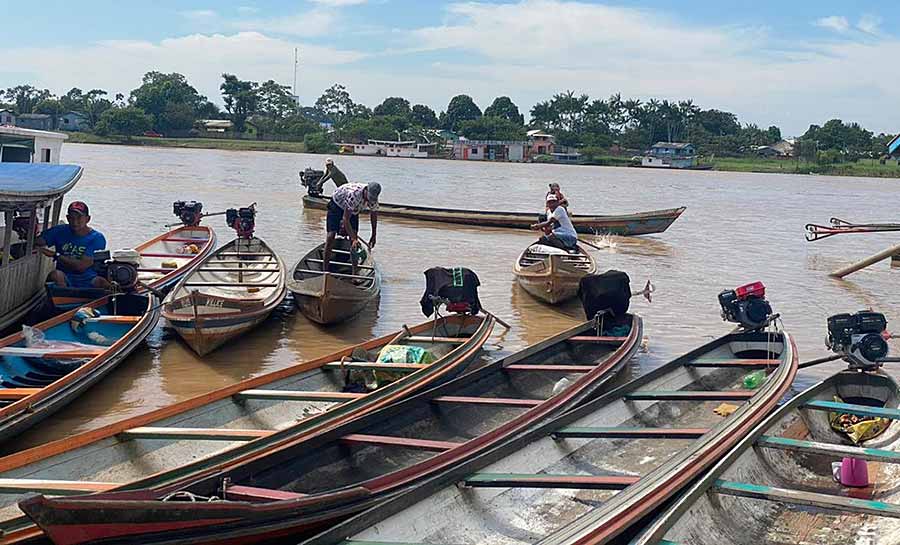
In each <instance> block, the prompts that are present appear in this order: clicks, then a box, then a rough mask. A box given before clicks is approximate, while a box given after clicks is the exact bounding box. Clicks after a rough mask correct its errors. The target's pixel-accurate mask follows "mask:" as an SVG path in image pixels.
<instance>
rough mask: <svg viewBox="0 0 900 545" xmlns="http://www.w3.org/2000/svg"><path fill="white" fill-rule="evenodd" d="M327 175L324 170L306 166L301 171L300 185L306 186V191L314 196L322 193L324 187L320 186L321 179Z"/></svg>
mask: <svg viewBox="0 0 900 545" xmlns="http://www.w3.org/2000/svg"><path fill="white" fill-rule="evenodd" d="M324 175H325V171H323V170H315V169H312V168H309V167H306V169H305V170H301V171H300V185H302V186H303V187H305V188H306V192H307V193H309V194H310V195H313V196H319V195H321V194H322V188H321V187H320V186H319V180H321V179H322V176H324Z"/></svg>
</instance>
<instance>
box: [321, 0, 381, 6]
mask: <svg viewBox="0 0 900 545" xmlns="http://www.w3.org/2000/svg"><path fill="white" fill-rule="evenodd" d="M311 1H312V2H314V3H316V4H321V5H323V6H335V7H341V6H359V5H361V4H365V3H366V2H368V0H311Z"/></svg>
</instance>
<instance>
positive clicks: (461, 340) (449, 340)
mask: <svg viewBox="0 0 900 545" xmlns="http://www.w3.org/2000/svg"><path fill="white" fill-rule="evenodd" d="M400 340H401V341H409V342H413V343H444V344H465V343H466V342H468V341H469V338H468V337H423V336H416V335H413V336H412V337H403V338H402V339H400Z"/></svg>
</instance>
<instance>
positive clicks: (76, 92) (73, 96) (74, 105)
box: [59, 87, 84, 113]
mask: <svg viewBox="0 0 900 545" xmlns="http://www.w3.org/2000/svg"><path fill="white" fill-rule="evenodd" d="M59 103H60V105H61V106H62V109H63V111H64V112H81V113H84V93H83V92H82V91H81V89H79V88H78V87H72V88H71V89H69V92H68V93H66V94H65V95H63V96H61V97H59Z"/></svg>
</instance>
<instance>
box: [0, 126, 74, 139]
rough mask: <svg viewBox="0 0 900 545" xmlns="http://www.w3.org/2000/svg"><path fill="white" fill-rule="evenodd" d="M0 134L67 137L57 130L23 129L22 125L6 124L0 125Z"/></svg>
mask: <svg viewBox="0 0 900 545" xmlns="http://www.w3.org/2000/svg"><path fill="white" fill-rule="evenodd" d="M0 134H14V135H16V136H28V137H31V138H55V139H57V140H66V139H67V138H69V137H68V135H65V134H62V133H58V132H51V131H39V130H36V129H23V128H22V127H10V126H8V125H3V126H0Z"/></svg>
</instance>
